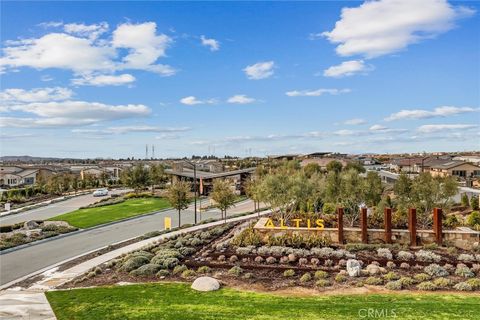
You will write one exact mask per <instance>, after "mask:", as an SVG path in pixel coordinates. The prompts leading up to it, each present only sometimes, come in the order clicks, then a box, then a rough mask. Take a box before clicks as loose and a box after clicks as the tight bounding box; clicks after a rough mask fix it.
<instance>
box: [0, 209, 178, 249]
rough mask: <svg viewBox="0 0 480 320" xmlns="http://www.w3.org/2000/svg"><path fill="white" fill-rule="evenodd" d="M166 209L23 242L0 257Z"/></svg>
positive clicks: (163, 210)
mask: <svg viewBox="0 0 480 320" xmlns="http://www.w3.org/2000/svg"><path fill="white" fill-rule="evenodd" d="M168 210H172V208H165V209H162V210H159V211H154V212H150V213H145V214H141V215H138V216H133V217H130V218H125V219H122V220H117V221H111V222H107V223H104V224H99V225H97V226H93V227H91V228H86V229H79V230H75V231H72V232H68V233H63V234H59V235H58V236H54V237H50V238H45V239H42V240H38V241H33V242H29V243H25V244H21V245H19V246H16V247H13V248H8V249H5V250H1V251H0V257H1V256H2V255H4V254H7V253H11V252H15V251H18V250H21V249H25V248H28V247H32V246H36V245H39V244H42V243H45V242H49V241H52V240H57V239H61V238H65V237H69V236H73V235H76V234H80V233H83V232H87V231H90V230H95V229H100V228H103V227H108V226H110V225H114V224H117V223H121V222H126V221H130V220H135V219H140V218H143V217H148V216H153V215H156V214H160V213H163V212H165V211H168ZM132 239H133V238H132ZM124 241H125V240H124ZM122 242H123V241H122Z"/></svg>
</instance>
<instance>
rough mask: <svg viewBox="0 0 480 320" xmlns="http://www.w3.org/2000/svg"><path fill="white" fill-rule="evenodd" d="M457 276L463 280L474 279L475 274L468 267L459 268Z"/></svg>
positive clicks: (456, 272)
mask: <svg viewBox="0 0 480 320" xmlns="http://www.w3.org/2000/svg"><path fill="white" fill-rule="evenodd" d="M455 275H457V276H460V277H463V278H472V277H474V276H475V274H474V273H473V272H472V270H470V268H468V267H467V266H458V267H457V269H456V270H455Z"/></svg>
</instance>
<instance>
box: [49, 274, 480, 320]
mask: <svg viewBox="0 0 480 320" xmlns="http://www.w3.org/2000/svg"><path fill="white" fill-rule="evenodd" d="M46 294H47V298H48V301H49V302H50V304H51V306H52V308H53V310H54V312H55V315H56V316H57V319H58V320H64V319H65V320H66V319H69V320H89V319H95V320H96V319H103V320H108V319H142V320H147V319H167V320H168V319H172V320H177V319H182V320H189V319H192V320H193V319H195V320H198V319H228V320H232V319H262V320H269V319H272V320H274V319H275V320H276V319H282V320H284V319H295V320H302V319H309V320H310V319H360V318H365V317H367V314H368V312H369V311H368V310H374V311H370V312H371V313H372V312H375V310H376V314H377V315H379V314H380V313H382V314H383V317H386V318H397V319H478V310H479V308H480V301H479V298H478V295H477V296H474V295H460V294H434V293H429V294H421V293H420V294H419V293H415V294H408V293H396V294H369V295H337V296H307V297H305V296H302V297H296V296H291V297H286V296H279V295H273V294H266V293H255V292H246V291H238V290H234V289H229V288H223V289H221V290H219V291H215V292H196V291H194V290H192V289H190V287H189V285H188V284H184V283H154V284H140V285H128V286H116V287H99V288H89V289H76V290H68V291H51V292H47V293H46ZM364 314H365V316H364ZM372 314H373V313H372ZM394 314H395V316H394ZM386 315H388V316H386Z"/></svg>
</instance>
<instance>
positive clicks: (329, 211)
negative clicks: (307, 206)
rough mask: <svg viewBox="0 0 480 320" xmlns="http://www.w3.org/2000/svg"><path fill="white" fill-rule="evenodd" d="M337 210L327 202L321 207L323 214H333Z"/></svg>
mask: <svg viewBox="0 0 480 320" xmlns="http://www.w3.org/2000/svg"><path fill="white" fill-rule="evenodd" d="M336 210H337V208H336V206H335V204H333V203H330V202H327V203H325V204H324V205H323V207H322V211H323V213H324V214H334V213H335V211H336Z"/></svg>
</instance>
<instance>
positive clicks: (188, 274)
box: [182, 269, 196, 279]
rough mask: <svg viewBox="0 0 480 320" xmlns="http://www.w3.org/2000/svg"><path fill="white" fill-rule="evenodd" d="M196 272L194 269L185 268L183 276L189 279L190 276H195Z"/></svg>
mask: <svg viewBox="0 0 480 320" xmlns="http://www.w3.org/2000/svg"><path fill="white" fill-rule="evenodd" d="M195 274H196V273H195V271H194V270H191V269H187V270H185V271H183V272H182V278H184V279H188V278H191V277H194V276H195Z"/></svg>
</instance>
